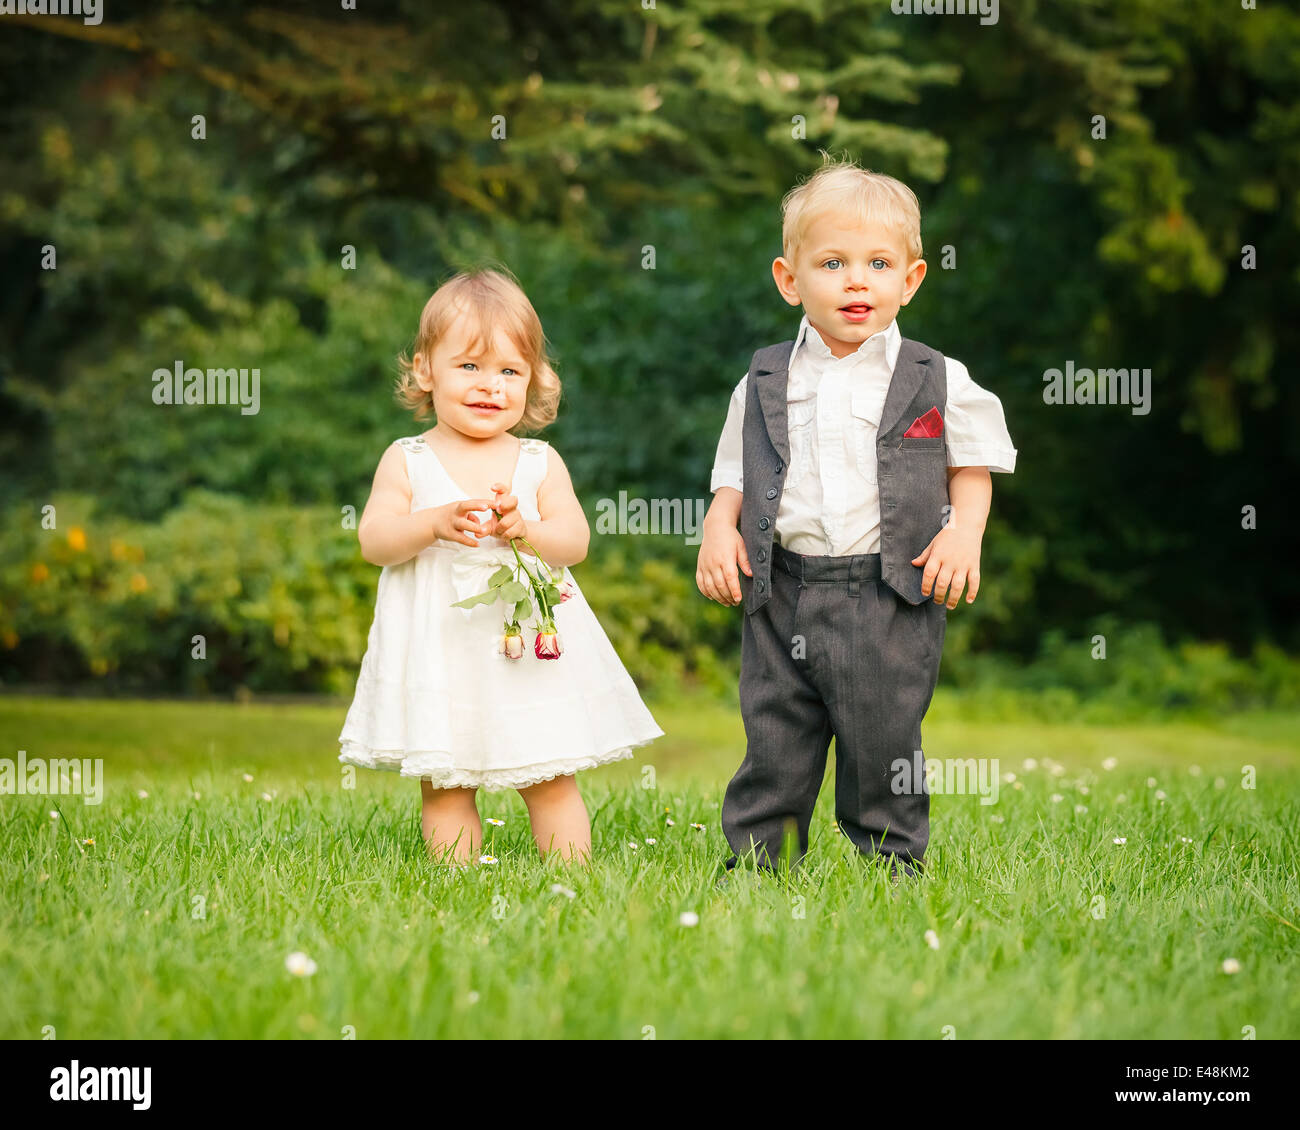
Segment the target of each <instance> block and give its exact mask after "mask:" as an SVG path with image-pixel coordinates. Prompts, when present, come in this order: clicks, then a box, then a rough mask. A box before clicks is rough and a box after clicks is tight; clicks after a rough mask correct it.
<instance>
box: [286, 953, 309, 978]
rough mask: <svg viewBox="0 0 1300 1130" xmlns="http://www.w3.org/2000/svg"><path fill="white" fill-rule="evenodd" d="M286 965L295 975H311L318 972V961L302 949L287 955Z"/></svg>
mask: <svg viewBox="0 0 1300 1130" xmlns="http://www.w3.org/2000/svg"><path fill="white" fill-rule="evenodd" d="M284 967H285V968H286V969H287V970H288V971H289V972H290V973H292V974H293V975H294V976H295V977H310V976H311V975H312V974H313V973H315V972H316V963H315V962H314V961H312V959H311V958H310V957H308V956H307V955H306V954H305V953H303V952H302V951H301V950H299V951H296V952H294V953H291V954H290V955H289V956H288V957H286V958H285V959H284Z"/></svg>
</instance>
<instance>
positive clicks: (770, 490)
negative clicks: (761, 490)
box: [767, 487, 776, 498]
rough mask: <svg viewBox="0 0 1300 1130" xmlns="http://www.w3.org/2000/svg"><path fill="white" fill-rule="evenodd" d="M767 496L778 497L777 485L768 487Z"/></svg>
mask: <svg viewBox="0 0 1300 1130" xmlns="http://www.w3.org/2000/svg"><path fill="white" fill-rule="evenodd" d="M767 497H768V498H775V497H776V487H768V488H767Z"/></svg>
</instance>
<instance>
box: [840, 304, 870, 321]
mask: <svg viewBox="0 0 1300 1130" xmlns="http://www.w3.org/2000/svg"><path fill="white" fill-rule="evenodd" d="M840 313H841V314H843V315H844V316H845V317H846V318H848V320H849V321H850V322H864V321H866V319H867V318H868V317H869V316H870V314H871V307H870V306H868V305H867V304H866V303H865V302H850V303H849V304H848V305H847V306H841V307H840Z"/></svg>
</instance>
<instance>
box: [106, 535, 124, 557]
mask: <svg viewBox="0 0 1300 1130" xmlns="http://www.w3.org/2000/svg"><path fill="white" fill-rule="evenodd" d="M108 552H109V554H110V556H111V557H112V558H113V560H114V561H122V560H124V559H125V558H126V556H127V548H126V545H125V544H124V543H123V542H122V539H121V538H109V540H108Z"/></svg>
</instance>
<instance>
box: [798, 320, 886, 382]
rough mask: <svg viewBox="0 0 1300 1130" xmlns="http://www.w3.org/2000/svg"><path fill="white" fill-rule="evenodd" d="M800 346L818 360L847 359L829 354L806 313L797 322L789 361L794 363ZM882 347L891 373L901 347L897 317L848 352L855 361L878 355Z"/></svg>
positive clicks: (828, 349)
mask: <svg viewBox="0 0 1300 1130" xmlns="http://www.w3.org/2000/svg"><path fill="white" fill-rule="evenodd" d="M800 346H803V347H804V348H805V350H806V352H807V353H808V356H810V357H814V358H816V359H818V360H819V361H835V360H847V359H848V358H836V357H834V356H833V355H832V354H831V351H830V348H829V347H828V346H827V344H826V342H824V341H823V340H822V335H821V334H819V333H818V332H817V330H816V329H815V328H814V327H813V324H812V323H811V322H810V321H808V315H807V314H805V315H804V316H803V318H802V320H801V321H800V322H799V333H798V334H797V335H796V336H795V339H794V348H793V349H792V350H790V363H791V364H793V363H794V359H795V355H796V354H797V353H798V352H799V348H800ZM882 347H883V348H884V351H885V352H884V358H885V366H886V368H887V369H888V370H889V372H890V373H891V374H892V373H893V371H894V365H895V364H896V363H897V361H898V352H899V350H900V349H901V348H902V347H903V334H902V331H901V330H899V328H898V319H897V318H895V319H894V320H893V321H891V322H890V323H889V325H887V326H886V327H885V328H884V329H883V330H880V331H878V332H876V333H874V334H872V335H871V336H870V337H869V338H867V340H866V341H864V342H863V343H862V344H861V345H860V346H858V348H857V350H856V352H854V353H850V354H849V357H852V358H853V359H854V361H855V362H857V361H864V360H867V359H868V358H871V357H875V356H878V353H877V350H879V349H881V348H882Z"/></svg>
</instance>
